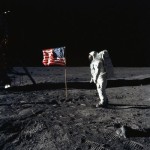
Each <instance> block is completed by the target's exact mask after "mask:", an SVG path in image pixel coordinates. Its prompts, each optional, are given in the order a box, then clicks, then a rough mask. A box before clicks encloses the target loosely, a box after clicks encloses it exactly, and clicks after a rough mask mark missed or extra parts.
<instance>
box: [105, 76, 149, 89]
mask: <svg viewBox="0 0 150 150" xmlns="http://www.w3.org/2000/svg"><path fill="white" fill-rule="evenodd" d="M148 84H150V78H145V79H130V80H129V79H128V80H126V79H116V80H108V84H107V87H108V88H111V87H122V86H139V85H148Z"/></svg>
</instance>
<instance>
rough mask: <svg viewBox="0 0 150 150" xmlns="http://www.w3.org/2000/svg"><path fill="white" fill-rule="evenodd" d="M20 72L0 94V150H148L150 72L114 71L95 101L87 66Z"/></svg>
mask: <svg viewBox="0 0 150 150" xmlns="http://www.w3.org/2000/svg"><path fill="white" fill-rule="evenodd" d="M64 69H65V68H63V67H52V68H50V67H28V70H29V72H30V74H31V76H32V77H33V79H34V80H35V82H36V85H33V83H32V81H31V80H30V79H29V77H28V76H27V75H25V74H23V73H22V72H23V70H22V68H20V67H16V68H14V71H13V73H10V77H11V78H12V86H11V88H9V89H3V88H1V89H0V149H1V150H149V149H150V117H149V116H150V82H149V81H150V80H149V79H150V69H149V68H115V77H114V78H112V79H109V80H108V86H107V89H106V92H107V95H108V99H109V105H108V107H107V108H95V107H94V106H95V104H96V103H97V102H98V101H99V98H98V94H97V91H96V87H95V85H94V84H90V83H89V81H90V70H89V68H88V67H80V68H77V67H71V68H67V76H66V78H67V86H65V83H64V81H65V80H64V79H65V75H64Z"/></svg>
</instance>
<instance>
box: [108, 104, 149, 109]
mask: <svg viewBox="0 0 150 150" xmlns="http://www.w3.org/2000/svg"><path fill="white" fill-rule="evenodd" d="M131 108H135V109H150V106H148V105H127V104H109V105H108V109H131Z"/></svg>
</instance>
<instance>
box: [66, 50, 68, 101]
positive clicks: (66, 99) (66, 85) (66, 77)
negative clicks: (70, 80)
mask: <svg viewBox="0 0 150 150" xmlns="http://www.w3.org/2000/svg"><path fill="white" fill-rule="evenodd" d="M67 90H68V89H67V67H66V50H65V94H66V100H67V98H68V91H67Z"/></svg>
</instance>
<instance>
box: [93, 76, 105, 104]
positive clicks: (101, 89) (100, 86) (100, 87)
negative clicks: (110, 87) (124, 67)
mask: <svg viewBox="0 0 150 150" xmlns="http://www.w3.org/2000/svg"><path fill="white" fill-rule="evenodd" d="M96 86H97V92H98V95H99V98H100V101H99V103H98V105H107V104H108V98H107V95H106V86H107V79H106V78H105V77H99V78H98V80H97V84H96Z"/></svg>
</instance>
